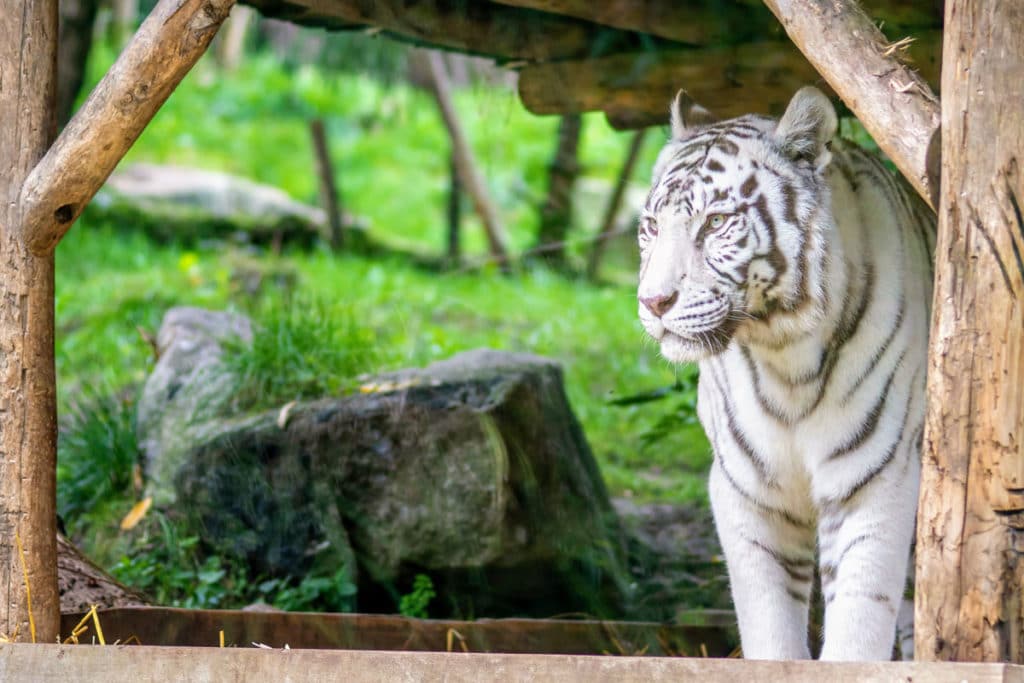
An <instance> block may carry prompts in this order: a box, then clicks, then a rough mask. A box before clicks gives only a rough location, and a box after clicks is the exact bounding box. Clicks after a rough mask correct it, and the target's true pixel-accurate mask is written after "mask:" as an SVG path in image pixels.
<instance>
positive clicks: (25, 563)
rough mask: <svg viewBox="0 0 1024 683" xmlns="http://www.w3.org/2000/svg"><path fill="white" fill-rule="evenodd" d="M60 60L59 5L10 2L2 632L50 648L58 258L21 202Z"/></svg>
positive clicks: (0, 505)
mask: <svg viewBox="0 0 1024 683" xmlns="http://www.w3.org/2000/svg"><path fill="white" fill-rule="evenodd" d="M56 62H57V0H4V9H3V11H2V12H0V122H2V124H0V169H3V171H2V172H0V596H2V597H0V635H6V636H7V637H8V638H9V639H16V640H18V641H22V642H24V641H29V640H32V639H33V638H34V639H35V640H37V641H40V642H47V643H52V642H53V641H54V640H55V639H56V637H57V630H58V628H59V626H60V605H59V598H58V594H57V545H56V538H57V537H56V522H57V511H56V498H57V494H56V455H57V443H56V439H57V429H56V412H57V407H56V392H55V377H54V360H53V255H52V254H48V255H46V256H39V257H37V256H33V255H32V254H31V253H30V252H29V249H28V246H27V244H26V237H27V232H28V230H27V228H28V227H29V226H28V225H27V224H26V222H25V219H24V207H23V206H22V204H21V202H19V199H18V197H19V192H20V190H21V184H22V182H23V181H24V180H25V178H26V176H28V174H29V171H31V169H32V167H33V166H34V165H35V164H36V162H37V161H38V160H39V158H40V157H42V156H43V153H44V152H45V151H46V148H47V146H48V145H49V144H50V141H51V140H52V139H53V135H54V133H55V132H56V125H55V122H56V119H55V105H56V91H57V88H56V85H57V83H56V81H57V79H56V66H57V64H56ZM19 542H20V548H19ZM29 593H31V609H30V608H29V598H30V596H29Z"/></svg>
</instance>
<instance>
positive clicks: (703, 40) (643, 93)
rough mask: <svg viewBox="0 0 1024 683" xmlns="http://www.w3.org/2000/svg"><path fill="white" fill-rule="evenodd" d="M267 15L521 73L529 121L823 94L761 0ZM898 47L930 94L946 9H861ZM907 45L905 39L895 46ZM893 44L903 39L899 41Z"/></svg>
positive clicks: (647, 113)
mask: <svg viewBox="0 0 1024 683" xmlns="http://www.w3.org/2000/svg"><path fill="white" fill-rule="evenodd" d="M246 2H247V4H250V5H252V6H253V7H256V8H257V9H258V10H260V11H261V12H262V13H263V14H264V15H266V16H270V17H276V18H280V19H285V20H288V21H292V22H295V23H298V24H303V25H308V26H320V27H325V28H329V29H341V30H347V29H366V28H372V29H376V30H379V31H381V32H382V33H384V34H386V35H388V36H391V37H393V38H396V39H399V40H404V41H410V42H413V43H416V44H420V45H426V46H431V47H437V48H441V49H446V50H453V51H458V52H465V53H470V54H476V55H482V56H486V57H491V58H493V59H494V60H495V61H496V62H498V63H499V64H503V65H505V66H507V67H509V68H512V69H516V70H517V71H518V72H519V74H520V77H519V94H520V97H521V98H522V100H523V103H524V105H525V106H526V108H527V109H529V110H530V111H532V112H534V113H536V114H565V113H573V112H584V111H604V112H605V113H606V114H607V116H608V118H609V120H610V121H611V123H612V125H614V126H616V127H618V128H635V127H641V126H646V125H653V124H661V123H663V122H664V121H665V118H666V115H665V111H666V107H667V103H668V102H669V100H670V99H671V97H672V96H673V95H674V94H675V92H676V90H678V89H679V88H681V87H682V88H686V89H687V90H688V91H689V92H690V94H691V95H692V96H693V97H694V99H696V100H697V101H698V102H700V103H701V104H703V105H704V106H706V107H707V108H709V109H711V110H712V111H714V112H716V113H717V114H719V115H722V116H734V115H738V114H742V113H747V112H751V111H753V112H760V113H765V114H779V113H781V111H782V110H783V109H784V107H785V104H786V102H788V101H789V98H790V96H791V95H792V93H793V92H794V91H795V90H796V89H797V88H799V87H800V86H802V85H806V84H808V83H815V84H817V85H819V86H820V87H822V89H824V90H826V91H829V88H828V86H827V85H826V84H825V83H824V82H823V81H822V80H821V79H820V77H819V76H818V74H817V72H816V71H815V70H814V68H813V67H812V66H811V65H810V64H809V63H808V62H807V60H806V59H805V58H804V57H803V55H802V54H801V53H800V51H799V50H797V49H796V47H794V46H793V45H792V43H791V42H790V41H789V39H788V38H787V37H786V34H785V32H784V30H783V28H782V26H781V25H780V24H779V22H778V20H777V19H776V18H775V17H774V16H773V15H772V14H771V12H770V11H769V10H768V9H767V8H766V7H765V6H764V3H763V2H761V0H682V1H680V0H494V1H488V0H246ZM863 4H864V5H865V9H866V10H867V11H868V12H869V13H870V14H871V15H872V16H873V17H874V18H875V19H876V20H877V21H878V22H879V23H880V24H881V25H882V28H883V31H884V32H885V33H886V35H887V36H888V37H889V38H891V39H892V40H893V41H894V48H893V49H894V50H895V51H898V53H899V54H901V55H902V56H903V57H904V59H905V60H906V61H907V62H908V63H910V64H911V65H912V66H914V67H915V68H916V69H918V70H919V71H920V73H921V75H922V76H923V77H924V78H925V80H926V81H927V82H928V83H929V84H931V86H932V87H933V88H934V89H935V90H936V91H937V90H938V81H939V65H940V63H941V59H940V51H941V45H942V40H941V30H942V0H865V1H864V3H863ZM906 37H910V38H913V40H912V41H901V39H903V38H906ZM897 41H900V42H897Z"/></svg>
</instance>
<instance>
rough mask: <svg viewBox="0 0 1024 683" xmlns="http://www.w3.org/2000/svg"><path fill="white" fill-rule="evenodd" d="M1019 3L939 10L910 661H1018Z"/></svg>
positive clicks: (1021, 407)
mask: <svg viewBox="0 0 1024 683" xmlns="http://www.w3.org/2000/svg"><path fill="white" fill-rule="evenodd" d="M1022 25H1024V4H1021V3H1020V2H989V1H988V0H947V2H946V36H945V45H944V50H943V52H944V54H945V55H946V57H945V63H944V64H943V70H942V131H943V132H942V162H943V163H942V201H941V204H940V206H939V212H938V217H939V236H938V244H937V247H936V257H937V263H936V273H935V275H936V279H935V298H934V307H935V312H934V317H933V321H932V328H931V353H930V357H929V364H928V412H927V417H926V421H925V431H924V450H923V471H922V479H921V503H920V508H919V513H918V523H917V589H916V591H915V594H916V618H915V623H916V626H915V646H914V650H915V655H916V657H917V658H919V659H926V660H931V659H939V660H961V661H988V662H996V661H1011V662H1024V600H1022V597H1024V596H1022V586H1024V583H1022V582H1024V560H1022V553H1024V110H1022V108H1021V105H1022V103H1024V79H1022V78H1021V74H1022V73H1024V32H1021V30H1020V27H1021V26H1022Z"/></svg>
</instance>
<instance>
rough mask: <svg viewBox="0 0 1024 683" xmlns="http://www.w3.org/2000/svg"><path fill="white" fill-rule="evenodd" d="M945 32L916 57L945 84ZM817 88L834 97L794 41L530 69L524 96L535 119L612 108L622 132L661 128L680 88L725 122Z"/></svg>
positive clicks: (930, 36) (914, 52)
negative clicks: (804, 89) (941, 75)
mask: <svg viewBox="0 0 1024 683" xmlns="http://www.w3.org/2000/svg"><path fill="white" fill-rule="evenodd" d="M941 40H942V35H941V34H940V33H937V32H927V33H924V34H922V35H921V36H919V38H918V40H915V41H914V43H912V44H911V45H910V46H909V49H908V55H907V57H908V59H912V60H913V63H914V64H915V65H917V66H919V67H920V69H921V73H922V75H924V76H925V77H926V78H928V79H934V80H936V81H937V80H938V75H939V64H940V62H941V56H940V51H941ZM808 83H813V84H816V85H818V86H819V87H821V88H822V89H823V90H824V91H825V92H826V93H828V94H830V95H832V96H834V93H832V91H831V90H830V89H829V87H828V85H827V84H825V83H823V82H822V80H821V77H820V76H819V75H818V72H817V71H815V69H814V67H813V66H811V64H810V63H809V62H808V61H807V60H806V59H805V58H804V56H803V55H802V54H800V52H799V50H797V49H796V48H795V47H793V46H792V45H791V44H790V43H789V42H788V41H786V42H768V43H748V44H745V45H740V46H736V47H723V48H706V49H694V50H676V51H671V52H641V53H633V54H619V55H614V56H611V57H603V58H601V59H591V60H585V61H559V62H548V63H545V64H533V65H530V66H527V67H524V68H523V69H522V70H521V72H520V77H519V95H520V97H521V98H522V100H523V104H524V105H525V106H526V108H527V109H529V110H530V111H531V112H533V113H535V114H565V113H575V112H584V111H597V110H604V111H606V112H608V114H609V118H610V119H611V121H612V123H613V125H615V126H616V127H617V128H638V127H642V126H647V125H660V124H664V123H665V122H666V121H667V117H668V115H667V112H668V103H669V102H670V101H671V100H672V98H673V97H674V96H675V94H676V92H677V91H678V90H679V89H680V88H685V89H686V90H687V92H689V94H690V96H691V97H693V98H694V99H695V100H697V101H698V102H699V103H700V104H701V105H703V106H704V107H706V108H707V109H710V110H711V111H712V112H714V113H715V114H716V115H718V116H721V117H730V116H738V115H741V114H747V113H751V112H754V113H759V114H771V115H779V114H781V113H782V112H783V111H784V110H785V108H786V104H788V102H789V99H790V98H791V97H792V96H793V93H794V92H796V91H797V90H798V89H799V88H800V87H802V86H804V85H807V84H808Z"/></svg>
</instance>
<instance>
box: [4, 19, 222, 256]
mask: <svg viewBox="0 0 1024 683" xmlns="http://www.w3.org/2000/svg"><path fill="white" fill-rule="evenodd" d="M234 3H235V0H160V2H159V4H157V6H156V7H155V8H154V9H153V12H152V13H151V14H150V15H149V17H148V18H147V19H146V21H145V22H144V23H143V24H142V26H141V27H140V28H139V30H138V31H137V32H136V34H135V36H134V37H133V38H132V41H131V43H129V44H128V46H127V47H126V48H125V49H124V51H123V52H122V53H121V56H120V57H118V59H117V62H115V63H114V66H112V67H111V68H110V71H109V72H108V73H107V75H106V76H104V77H103V80H101V81H100V82H99V84H98V85H97V86H96V89H95V90H93V92H92V94H91V95H89V99H87V100H86V101H85V103H83V104H82V107H81V109H79V110H78V112H77V113H76V114H75V116H74V117H73V118H72V119H71V122H70V123H68V125H67V126H66V127H65V128H64V130H63V131H62V132H61V134H60V138H58V140H57V141H56V142H55V143H54V145H53V147H51V148H50V150H49V151H48V152H47V153H46V156H45V157H43V159H42V160H41V161H40V162H39V164H38V165H36V167H35V169H33V170H32V173H31V175H30V176H29V177H28V179H27V180H26V181H25V185H24V187H23V188H22V193H21V202H22V203H23V205H24V211H25V221H26V224H27V225H28V226H30V233H29V234H28V244H29V248H30V249H31V251H32V253H33V254H37V255H45V254H49V253H52V251H53V249H54V248H56V246H57V243H58V242H59V241H60V239H61V238H62V237H63V236H64V234H65V233H66V232H67V231H68V229H69V228H70V227H71V226H72V224H74V222H75V219H77V218H78V216H79V215H80V214H81V213H82V210H83V209H84V208H85V205H86V204H88V203H89V200H90V199H92V197H93V195H94V194H96V191H97V190H98V189H99V188H100V186H101V185H103V182H104V181H105V180H106V179H107V177H108V176H109V175H110V173H111V171H113V170H114V167H115V166H116V165H117V162H119V161H120V160H121V158H122V157H123V156H124V155H125V153H126V152H127V151H128V148H129V147H131V146H132V144H133V143H134V142H135V140H136V139H137V138H138V137H139V135H140V134H141V133H142V130H143V129H144V128H145V127H146V124H148V123H149V121H150V119H152V118H153V115H154V114H156V112H157V110H158V109H160V106H161V105H162V104H163V103H164V101H166V100H167V98H168V97H169V96H170V94H171V92H172V91H173V90H174V88H175V87H176V86H177V85H178V83H180V82H181V79H182V78H184V77H185V74H187V73H188V71H189V69H191V68H192V66H193V65H194V64H195V63H196V61H198V59H199V58H200V57H201V56H202V54H203V52H205V51H206V47H207V45H209V43H210V41H211V40H212V39H213V36H214V35H215V34H216V33H217V29H218V28H219V27H220V25H221V22H223V21H224V19H225V18H226V17H227V15H228V12H229V11H231V6H232V5H234Z"/></svg>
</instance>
